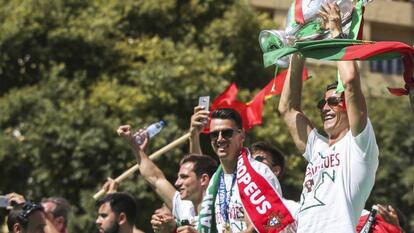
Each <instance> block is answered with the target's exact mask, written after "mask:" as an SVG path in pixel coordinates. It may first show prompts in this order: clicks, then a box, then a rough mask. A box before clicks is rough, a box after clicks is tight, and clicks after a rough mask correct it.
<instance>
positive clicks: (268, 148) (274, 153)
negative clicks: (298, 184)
mask: <svg viewBox="0 0 414 233" xmlns="http://www.w3.org/2000/svg"><path fill="white" fill-rule="evenodd" d="M250 147H251V151H252V153H254V152H256V151H263V152H267V153H269V154H270V156H271V157H272V166H276V165H277V166H280V168H281V169H282V171H281V172H280V174H283V171H284V170H285V157H284V156H283V153H282V152H281V151H280V150H279V149H278V148H277V147H275V146H273V145H272V144H270V143H269V142H266V141H258V142H255V143H253V144H252V145H251V146H250Z"/></svg>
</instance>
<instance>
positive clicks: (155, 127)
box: [135, 121, 165, 145]
mask: <svg viewBox="0 0 414 233" xmlns="http://www.w3.org/2000/svg"><path fill="white" fill-rule="evenodd" d="M164 126H165V121H159V122H156V123H154V124H151V125H150V126H148V127H147V128H146V129H145V131H144V132H143V133H142V134H138V135H137V136H135V142H136V143H137V144H138V145H141V144H142V143H143V142H144V139H145V137H144V134H145V133H148V137H149V138H152V137H154V136H155V135H157V134H158V133H159V132H160V131H161V130H162V128H164Z"/></svg>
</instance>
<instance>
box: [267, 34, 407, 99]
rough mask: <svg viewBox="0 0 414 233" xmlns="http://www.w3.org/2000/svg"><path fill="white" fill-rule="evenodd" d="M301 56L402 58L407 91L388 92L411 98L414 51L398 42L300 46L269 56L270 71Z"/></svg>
mask: <svg viewBox="0 0 414 233" xmlns="http://www.w3.org/2000/svg"><path fill="white" fill-rule="evenodd" d="M296 52H300V53H301V54H303V56H305V57H309V58H314V59H320V60H329V61H345V60H385V59H393V58H400V57H401V58H402V59H403V63H404V74H403V76H404V81H405V88H388V89H389V91H390V92H391V93H392V94H394V95H397V96H401V95H408V92H409V89H410V88H414V77H413V57H414V48H413V47H412V46H410V45H407V44H404V43H401V42H396V41H379V42H375V41H363V40H351V39H330V40H315V41H304V42H297V43H296V44H294V45H293V46H290V47H285V48H281V49H277V50H274V51H270V52H267V53H265V54H264V55H263V60H264V65H265V66H266V67H268V66H271V65H273V64H275V61H276V60H277V59H279V58H281V57H284V56H287V55H289V54H293V53H296Z"/></svg>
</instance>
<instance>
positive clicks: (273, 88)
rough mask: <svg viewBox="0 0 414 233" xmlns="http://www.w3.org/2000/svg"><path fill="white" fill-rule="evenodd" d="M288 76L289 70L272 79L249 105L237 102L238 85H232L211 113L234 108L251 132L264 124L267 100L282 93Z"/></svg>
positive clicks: (213, 105)
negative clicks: (263, 118) (264, 108)
mask: <svg viewBox="0 0 414 233" xmlns="http://www.w3.org/2000/svg"><path fill="white" fill-rule="evenodd" d="M286 75H287V70H285V71H283V72H281V73H280V74H278V75H277V76H276V77H274V78H272V80H270V82H269V83H268V84H267V85H266V86H265V87H264V88H263V89H262V90H261V91H259V93H257V94H256V96H255V97H254V98H253V99H252V100H251V101H250V102H248V103H243V102H240V101H238V100H237V93H238V89H237V86H236V84H235V83H232V84H231V85H230V86H229V87H228V88H227V89H226V90H225V91H224V92H223V93H221V94H220V95H219V96H217V98H216V99H215V100H214V101H213V104H212V105H211V108H210V112H213V111H214V110H216V109H218V108H232V109H234V110H236V111H237V112H239V114H240V116H241V117H242V120H243V129H245V130H249V129H251V128H253V127H254V126H255V125H260V124H262V114H263V105H264V101H265V98H266V97H270V96H272V95H279V94H280V93H282V89H283V84H284V82H285V79H286ZM307 77H308V71H307V69H306V68H305V69H304V72H303V77H302V79H303V80H306V79H307ZM209 125H210V122H208V124H207V127H206V128H204V130H203V133H208V132H209Z"/></svg>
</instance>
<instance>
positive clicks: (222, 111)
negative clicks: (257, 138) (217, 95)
mask: <svg viewBox="0 0 414 233" xmlns="http://www.w3.org/2000/svg"><path fill="white" fill-rule="evenodd" d="M211 119H229V120H233V121H234V122H235V123H236V126H237V128H239V129H241V128H243V121H242V118H241V116H240V114H239V112H237V111H236V110H234V109H232V108H218V109H216V110H214V111H213V112H212V113H211Z"/></svg>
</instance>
